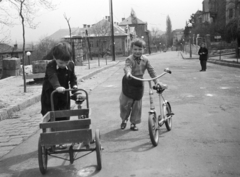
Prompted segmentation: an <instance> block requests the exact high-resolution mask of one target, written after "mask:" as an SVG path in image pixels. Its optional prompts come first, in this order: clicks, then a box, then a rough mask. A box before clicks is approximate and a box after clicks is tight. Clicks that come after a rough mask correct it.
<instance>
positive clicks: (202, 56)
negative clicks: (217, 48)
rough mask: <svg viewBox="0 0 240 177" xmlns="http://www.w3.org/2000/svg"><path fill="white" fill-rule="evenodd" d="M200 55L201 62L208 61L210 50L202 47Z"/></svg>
mask: <svg viewBox="0 0 240 177" xmlns="http://www.w3.org/2000/svg"><path fill="white" fill-rule="evenodd" d="M198 55H199V56H200V58H199V59H200V60H207V59H208V49H207V48H206V47H200V49H199V51H198Z"/></svg>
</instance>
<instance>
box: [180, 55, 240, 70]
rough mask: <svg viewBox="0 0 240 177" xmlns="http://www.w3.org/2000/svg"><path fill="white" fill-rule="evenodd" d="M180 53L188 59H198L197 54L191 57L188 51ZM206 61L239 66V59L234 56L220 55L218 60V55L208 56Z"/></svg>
mask: <svg viewBox="0 0 240 177" xmlns="http://www.w3.org/2000/svg"><path fill="white" fill-rule="evenodd" d="M180 54H181V56H182V58H183V59H189V60H192V59H197V60H199V56H198V55H195V54H192V57H191V58H190V54H189V53H185V52H180ZM208 62H209V63H213V64H218V65H223V66H229V67H236V68H240V59H239V60H237V59H236V58H227V57H226V56H222V57H221V60H220V57H219V56H215V57H210V58H208Z"/></svg>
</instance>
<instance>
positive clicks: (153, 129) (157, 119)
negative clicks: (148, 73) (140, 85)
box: [130, 68, 174, 146]
mask: <svg viewBox="0 0 240 177" xmlns="http://www.w3.org/2000/svg"><path fill="white" fill-rule="evenodd" d="M167 73H168V74H171V73H172V72H171V70H170V69H169V68H165V69H164V72H163V73H162V74H161V75H159V76H157V77H155V78H151V79H141V78H137V77H135V76H133V75H131V74H130V77H132V78H133V79H136V80H139V81H142V82H146V81H147V82H148V83H149V100H150V110H149V115H148V131H149V135H150V139H151V142H152V144H153V146H157V145H158V142H159V132H160V131H159V130H160V127H161V126H162V125H163V124H165V126H166V128H167V130H168V131H170V130H171V129H172V116H173V115H174V113H173V112H172V108H171V105H170V103H169V102H168V101H167V100H165V99H164V97H163V95H162V93H163V91H164V90H166V89H167V85H166V84H162V85H161V87H159V86H152V81H153V80H155V79H158V78H160V77H162V76H164V75H165V74H167ZM153 90H156V92H157V94H158V97H159V103H160V105H159V107H160V115H159V116H157V113H156V110H155V106H154V103H153Z"/></svg>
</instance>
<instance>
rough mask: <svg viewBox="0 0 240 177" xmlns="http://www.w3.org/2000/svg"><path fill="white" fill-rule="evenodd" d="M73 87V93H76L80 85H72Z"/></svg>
mask: <svg viewBox="0 0 240 177" xmlns="http://www.w3.org/2000/svg"><path fill="white" fill-rule="evenodd" d="M72 89H74V90H73V91H72V94H74V93H76V92H77V89H78V86H77V85H74V86H73V87H72Z"/></svg>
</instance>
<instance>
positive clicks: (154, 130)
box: [148, 114, 159, 146]
mask: <svg viewBox="0 0 240 177" xmlns="http://www.w3.org/2000/svg"><path fill="white" fill-rule="evenodd" d="M148 131H149V135H150V139H151V142H152V144H153V146H157V145H158V141H159V128H158V120H157V117H156V114H149V117H148Z"/></svg>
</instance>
